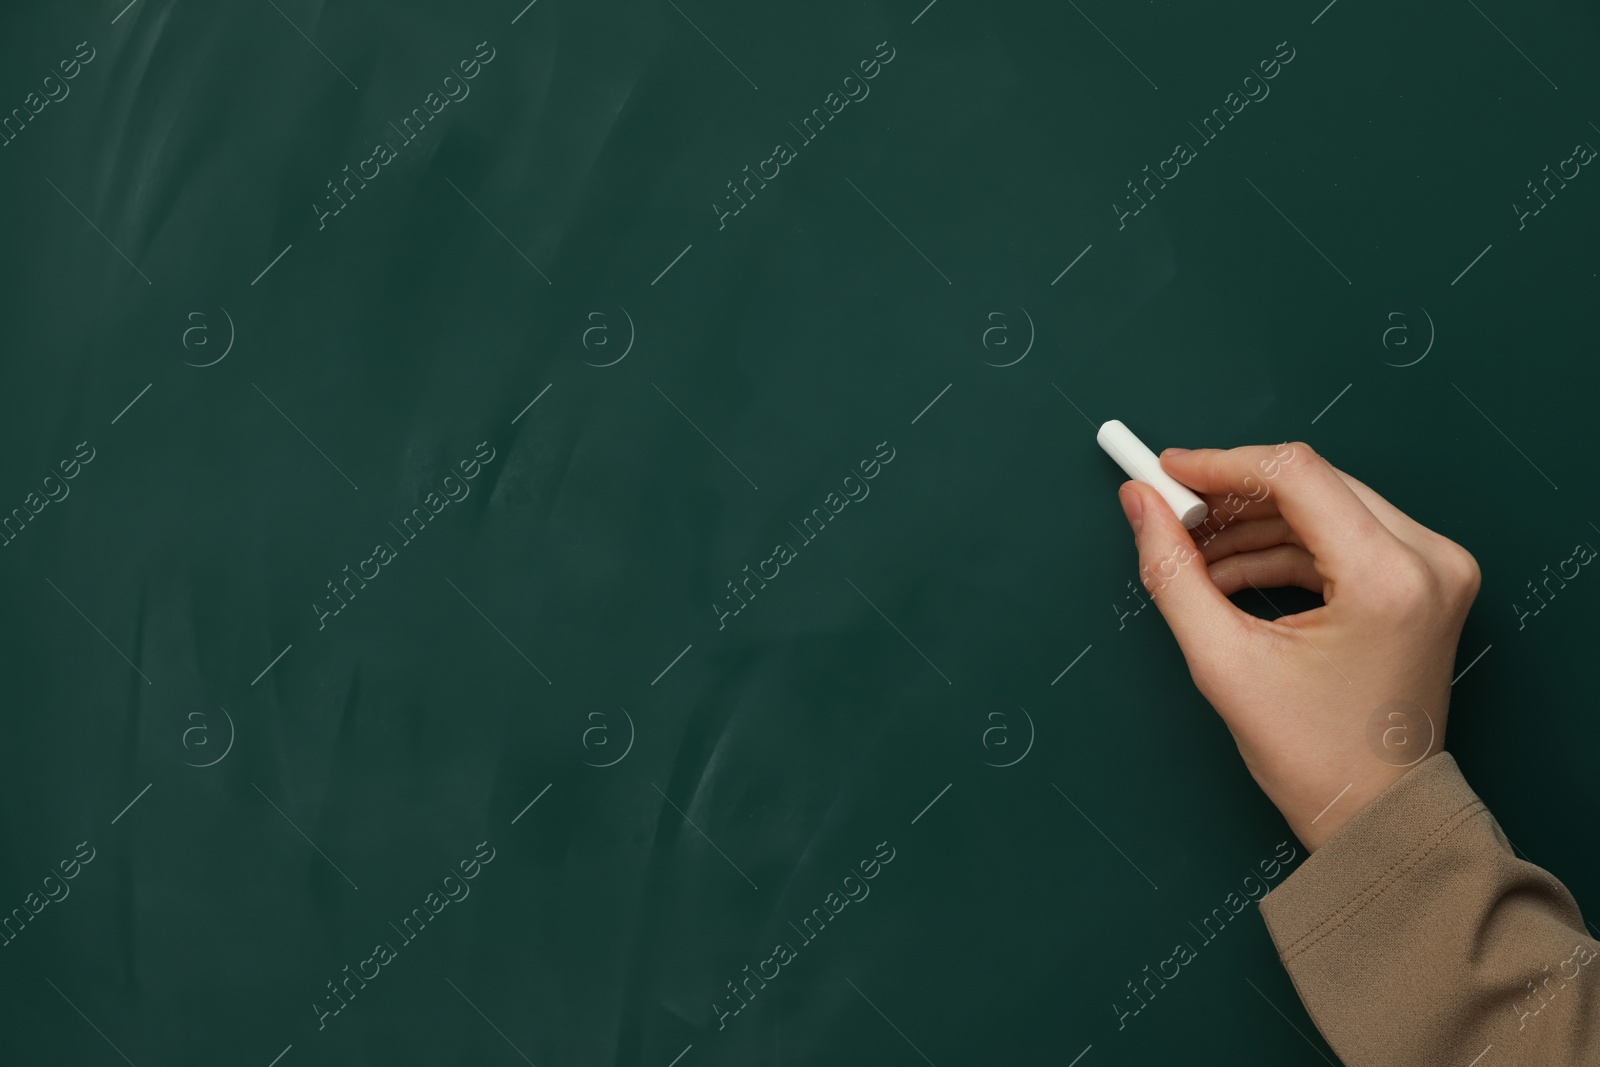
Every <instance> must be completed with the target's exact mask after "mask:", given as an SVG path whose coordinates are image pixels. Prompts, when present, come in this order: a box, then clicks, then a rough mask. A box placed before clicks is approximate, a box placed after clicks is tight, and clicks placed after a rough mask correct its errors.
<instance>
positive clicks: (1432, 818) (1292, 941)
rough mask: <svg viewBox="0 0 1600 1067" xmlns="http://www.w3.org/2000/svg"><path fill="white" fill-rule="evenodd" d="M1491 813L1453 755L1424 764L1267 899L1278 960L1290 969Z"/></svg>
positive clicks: (1437, 756)
mask: <svg viewBox="0 0 1600 1067" xmlns="http://www.w3.org/2000/svg"><path fill="white" fill-rule="evenodd" d="M1485 810H1486V809H1485V808H1484V804H1483V801H1482V800H1480V799H1478V795H1477V794H1476V793H1474V792H1473V791H1472V787H1471V786H1469V785H1467V782H1466V779H1465V778H1463V777H1462V776H1461V769H1460V768H1459V767H1458V766H1456V761H1455V759H1454V757H1452V756H1451V755H1450V754H1449V753H1448V752H1438V753H1435V754H1434V755H1432V756H1430V757H1428V758H1427V759H1425V760H1423V761H1422V762H1421V763H1419V764H1418V765H1417V766H1416V767H1415V768H1413V769H1412V770H1410V771H1408V772H1407V773H1406V774H1404V775H1403V776H1401V778H1400V779H1399V780H1398V781H1396V782H1395V783H1394V784H1393V785H1391V786H1390V787H1389V788H1388V789H1386V790H1384V791H1383V792H1382V793H1381V794H1379V795H1378V797H1377V798H1376V799H1375V800H1373V801H1372V802H1371V803H1370V804H1368V805H1367V806H1366V807H1365V808H1363V809H1361V811H1359V812H1357V813H1356V815H1355V816H1354V817H1353V818H1352V819H1351V820H1350V821H1349V822H1348V823H1346V824H1345V825H1344V826H1342V827H1340V829H1339V831H1338V833H1336V834H1334V835H1333V836H1332V837H1331V838H1329V839H1328V841H1327V842H1326V843H1325V844H1323V845H1322V847H1320V848H1318V849H1317V850H1316V851H1315V852H1313V853H1312V854H1311V855H1310V856H1309V857H1308V858H1307V859H1306V861H1305V862H1304V863H1302V864H1301V865H1300V866H1299V868H1297V869H1296V870H1295V872H1294V873H1293V874H1291V875H1290V876H1289V877H1288V878H1287V879H1285V880H1284V881H1283V882H1282V883H1281V884H1279V885H1278V886H1277V887H1276V888H1274V889H1273V890H1272V891H1271V892H1270V893H1268V894H1267V895H1266V896H1265V897H1263V898H1262V900H1261V905H1260V906H1261V915H1262V917H1263V918H1264V919H1265V920H1266V923H1267V929H1268V931H1269V932H1270V933H1271V935H1272V940H1273V942H1274V943H1275V944H1276V945H1277V947H1278V955H1279V956H1280V957H1281V958H1282V959H1283V961H1284V963H1286V964H1287V963H1288V962H1289V961H1290V960H1292V959H1294V958H1295V957H1296V956H1299V955H1300V954H1301V953H1303V952H1306V951H1308V950H1309V949H1311V948H1312V947H1314V946H1315V945H1316V944H1317V943H1318V942H1319V941H1321V940H1322V939H1323V938H1325V937H1327V936H1328V935H1330V934H1332V933H1334V932H1335V931H1336V930H1338V929H1339V928H1340V927H1341V926H1343V925H1344V924H1345V923H1347V922H1349V921H1350V920H1351V919H1353V918H1354V917H1355V916H1356V915H1358V914H1360V912H1361V911H1362V909H1364V908H1366V907H1367V906H1368V905H1370V904H1372V903H1373V902H1374V901H1376V900H1378V899H1379V898H1380V897H1382V896H1383V894H1384V893H1385V892H1387V891H1388V890H1389V889H1390V888H1391V887H1392V886H1394V884H1395V883H1396V882H1398V881H1399V880H1401V879H1402V878H1404V877H1405V876H1406V875H1407V874H1408V873H1409V872H1410V871H1411V870H1412V869H1413V868H1415V867H1416V866H1417V865H1418V864H1420V863H1422V862H1423V861H1424V860H1425V859H1426V858H1427V857H1428V855H1429V853H1431V852H1432V851H1434V850H1435V849H1436V848H1438V847H1439V846H1440V845H1441V844H1442V843H1443V842H1444V840H1445V839H1446V838H1448V837H1449V836H1450V834H1452V833H1453V832H1455V831H1456V830H1457V829H1458V828H1460V827H1461V826H1462V824H1464V823H1465V822H1467V821H1468V820H1470V819H1472V818H1473V817H1475V816H1477V815H1479V814H1480V813H1483V812H1484V811H1485ZM1491 821H1492V820H1491ZM1497 836H1498V835H1497Z"/></svg>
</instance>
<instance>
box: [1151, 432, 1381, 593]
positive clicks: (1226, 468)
mask: <svg viewBox="0 0 1600 1067" xmlns="http://www.w3.org/2000/svg"><path fill="white" fill-rule="evenodd" d="M1161 465H1162V467H1164V468H1165V469H1166V471H1167V473H1169V474H1171V475H1172V476H1173V477H1174V478H1176V479H1178V481H1180V482H1182V483H1183V484H1184V485H1187V486H1188V487H1189V488H1191V489H1193V490H1194V491H1195V492H1197V493H1210V494H1221V493H1233V492H1240V491H1242V490H1244V489H1245V488H1247V485H1248V483H1247V481H1246V480H1247V479H1248V480H1249V483H1255V484H1257V485H1259V484H1261V483H1265V484H1266V485H1267V486H1268V487H1269V490H1270V493H1271V495H1272V496H1273V497H1275V498H1276V503H1277V512H1278V514H1280V515H1282V516H1283V518H1284V520H1285V521H1286V522H1288V524H1289V526H1290V527H1291V528H1292V529H1293V530H1294V532H1295V533H1296V534H1298V535H1299V537H1300V539H1301V541H1303V542H1304V544H1305V546H1306V548H1308V549H1309V550H1310V551H1311V554H1312V555H1314V556H1316V557H1317V558H1318V559H1319V560H1322V561H1324V562H1326V563H1328V564H1330V565H1333V566H1357V565H1360V564H1361V563H1363V562H1364V561H1366V560H1369V559H1371V558H1373V557H1374V556H1375V555H1376V554H1377V553H1379V552H1381V551H1383V550H1386V549H1388V548H1390V547H1392V546H1393V545H1394V544H1395V542H1396V539H1395V537H1394V535H1393V534H1392V533H1390V532H1389V530H1388V528H1387V527H1385V526H1384V524H1383V523H1382V522H1380V521H1379V520H1378V517H1377V516H1376V515H1374V514H1373V513H1372V511H1371V510H1370V509H1369V508H1368V507H1367V506H1366V505H1365V504H1364V503H1362V501H1361V498H1360V497H1359V496H1357V495H1356V493H1355V491H1354V490H1353V489H1351V488H1350V486H1349V485H1348V484H1346V483H1345V480H1344V479H1343V478H1341V477H1340V476H1339V472H1338V471H1336V470H1335V469H1334V468H1333V465H1332V464H1330V463H1329V462H1328V461H1327V460H1325V459H1323V458H1322V457H1321V456H1319V455H1318V454H1317V453H1316V452H1315V451H1314V450H1313V449H1312V448H1311V446H1310V445H1308V444H1306V443H1304V442H1303V441H1295V442H1292V443H1285V444H1282V445H1245V446H1243V447H1240V448H1229V449H1219V448H1201V449H1196V450H1194V451H1192V452H1169V453H1164V454H1163V455H1162V457H1161Z"/></svg>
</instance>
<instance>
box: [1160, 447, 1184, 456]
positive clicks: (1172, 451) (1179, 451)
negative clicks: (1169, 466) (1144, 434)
mask: <svg viewBox="0 0 1600 1067" xmlns="http://www.w3.org/2000/svg"><path fill="white" fill-rule="evenodd" d="M1188 451H1190V449H1187V448H1167V449H1163V450H1162V452H1161V454H1162V455H1163V456H1181V455H1183V454H1184V453H1185V452H1188Z"/></svg>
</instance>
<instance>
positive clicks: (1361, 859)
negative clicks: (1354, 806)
mask: <svg viewBox="0 0 1600 1067" xmlns="http://www.w3.org/2000/svg"><path fill="white" fill-rule="evenodd" d="M1261 913H1262V915H1263V917H1264V918H1265V919H1266V921H1267V929H1268V930H1269V931H1270V933H1271V934H1272V940H1273V943H1274V944H1276V945H1277V948H1278V955H1279V957H1280V958H1281V959H1282V960H1283V965H1284V967H1286V968H1287V969H1288V971H1289V977H1290V978H1291V979H1292V980H1293V981H1294V985H1295V988H1296V990H1298V991H1299V994H1300V999H1301V1000H1302V1001H1303V1002H1304V1003H1305V1006H1306V1010H1307V1011H1309V1012H1310V1014H1311V1018H1312V1019H1313V1020H1314V1021H1315V1022H1316V1024H1317V1027H1318V1028H1319V1029H1320V1030H1321V1031H1322V1034H1323V1036H1324V1037H1325V1038H1327V1040H1328V1044H1329V1045H1331V1046H1332V1047H1333V1050H1334V1051H1335V1052H1337V1053H1338V1054H1339V1056H1340V1057H1341V1058H1342V1059H1343V1060H1344V1062H1345V1063H1346V1064H1347V1065H1348V1067H1391V1065H1392V1067H1434V1065H1438V1067H1510V1065H1513V1064H1516V1065H1522V1064H1527V1065H1534V1064H1537V1065H1538V1067H1573V1065H1578V1064H1587V1065H1591V1067H1592V1065H1595V1064H1600V943H1597V942H1596V941H1595V940H1594V939H1593V938H1591V937H1590V936H1589V933H1588V931H1587V929H1586V928H1585V926H1584V921H1583V916H1582V915H1581V914H1579V912H1578V906H1577V904H1576V903H1575V902H1574V901H1573V899H1572V895H1571V894H1570V893H1568V892H1567V890H1566V887H1565V886H1563V885H1561V884H1560V883H1559V882H1557V881H1556V880H1555V879H1554V878H1552V877H1551V876H1550V875H1549V874H1547V873H1546V872H1545V871H1544V870H1542V869H1541V868H1539V867H1536V866H1534V865H1533V864H1531V863H1527V862H1525V861H1523V860H1520V859H1518V858H1517V857H1516V856H1515V854H1513V852H1512V850H1511V848H1510V845H1509V842H1507V840H1506V837H1505V835H1504V834H1503V833H1502V832H1501V830H1500V827H1499V825H1498V824H1497V823H1496V822H1495V820H1494V817H1493V816H1492V815H1490V814H1489V810H1488V809H1487V808H1485V807H1484V805H1483V801H1481V800H1479V799H1478V797H1477V794H1475V793H1473V791H1472V789H1471V787H1469V786H1468V785H1467V783H1466V780H1465V779H1464V778H1462V777H1461V770H1460V768H1458V767H1457V766H1456V761H1455V760H1454V759H1453V758H1451V756H1450V755H1449V753H1445V752H1441V753H1438V754H1436V755H1434V756H1431V757H1429V758H1428V759H1426V760H1424V761H1422V762H1421V763H1420V764H1418V765H1417V766H1416V767H1414V768H1413V769H1412V770H1410V771H1408V772H1406V774H1405V775H1404V776H1403V777H1402V778H1401V779H1400V780H1399V781H1397V782H1396V783H1395V784H1394V785H1392V786H1390V787H1389V789H1388V790H1387V791H1385V792H1384V793H1383V794H1382V795H1381V796H1379V797H1378V798H1377V799H1376V800H1374V801H1373V802H1372V803H1371V804H1369V805H1368V806H1367V807H1366V808H1364V809H1363V810H1362V811H1360V812H1359V813H1357V814H1356V816H1355V817H1354V818H1352V819H1351V820H1350V822H1349V823H1347V824H1346V825H1345V826H1343V827H1341V828H1340V829H1339V831H1338V833H1336V834H1334V835H1333V837H1332V838H1330V839H1329V840H1328V842H1327V843H1326V844H1324V845H1323V846H1322V847H1321V848H1319V849H1317V851H1316V852H1314V853H1312V854H1311V856H1310V858H1308V859H1307V860H1306V861H1305V862H1304V863H1303V864H1301V865H1300V867H1299V869H1298V870H1296V871H1295V872H1294V874H1292V875H1290V876H1289V878H1287V879H1286V880H1285V881H1284V882H1283V883H1282V884H1281V885H1279V886H1278V887H1277V888H1275V889H1274V890H1272V892H1270V893H1268V894H1267V895H1266V897H1264V898H1263V899H1262V901H1261Z"/></svg>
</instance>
